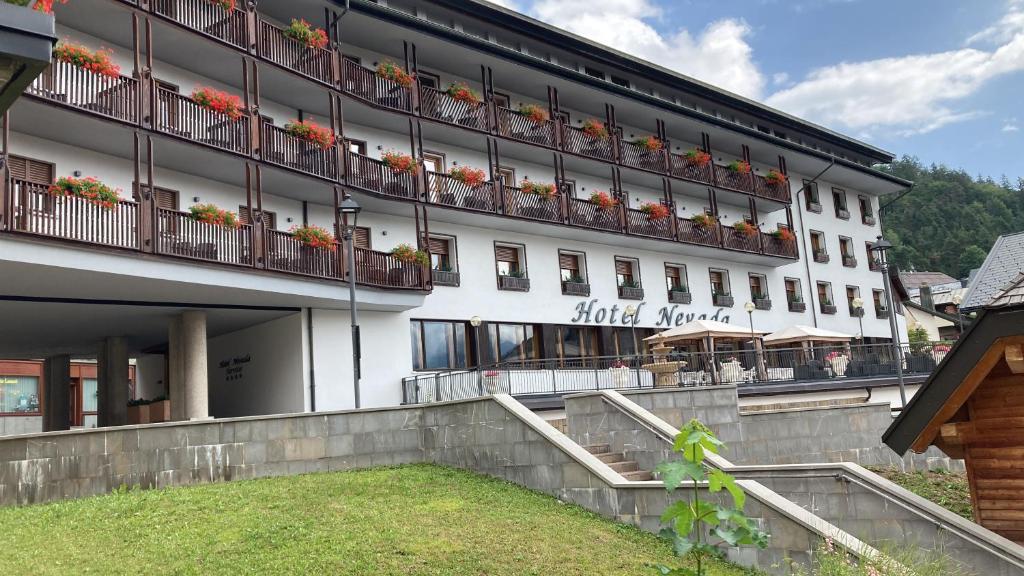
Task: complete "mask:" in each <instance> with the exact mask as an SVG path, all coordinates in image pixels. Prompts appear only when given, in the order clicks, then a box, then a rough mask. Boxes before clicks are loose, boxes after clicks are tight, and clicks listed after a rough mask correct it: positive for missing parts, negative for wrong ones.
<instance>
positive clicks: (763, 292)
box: [749, 274, 768, 300]
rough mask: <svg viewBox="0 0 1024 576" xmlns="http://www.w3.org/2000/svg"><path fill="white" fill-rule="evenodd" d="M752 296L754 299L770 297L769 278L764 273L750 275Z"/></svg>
mask: <svg viewBox="0 0 1024 576" xmlns="http://www.w3.org/2000/svg"><path fill="white" fill-rule="evenodd" d="M749 278H750V298H751V299H753V300H767V299H768V280H767V279H766V278H765V276H764V275H763V274H751V275H750V277H749Z"/></svg>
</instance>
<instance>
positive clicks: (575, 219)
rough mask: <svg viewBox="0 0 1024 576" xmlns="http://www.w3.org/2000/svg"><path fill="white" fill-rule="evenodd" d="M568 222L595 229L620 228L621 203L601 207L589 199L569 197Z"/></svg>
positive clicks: (613, 229)
mask: <svg viewBox="0 0 1024 576" xmlns="http://www.w3.org/2000/svg"><path fill="white" fill-rule="evenodd" d="M568 200H569V223H570V224H573V225H575V226H583V227H586V228H594V229H596V230H612V231H615V232H619V231H621V230H622V205H621V204H616V205H615V206H612V207H610V208H601V207H599V206H598V205H597V204H594V203H593V202H591V201H590V200H586V199H583V198H569V199H568Z"/></svg>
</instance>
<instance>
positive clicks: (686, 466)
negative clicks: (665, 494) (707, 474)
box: [654, 461, 704, 492]
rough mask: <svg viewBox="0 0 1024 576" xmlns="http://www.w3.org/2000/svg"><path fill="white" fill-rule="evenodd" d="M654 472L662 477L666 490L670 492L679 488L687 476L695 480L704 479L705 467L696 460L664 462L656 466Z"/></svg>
mask: <svg viewBox="0 0 1024 576" xmlns="http://www.w3.org/2000/svg"><path fill="white" fill-rule="evenodd" d="M654 473H655V474H657V475H658V477H659V478H661V481H662V482H663V483H664V484H665V490H668V491H669V492H672V491H673V490H675V489H676V488H678V487H679V485H680V484H682V483H683V480H686V479H687V478H689V479H691V480H693V481H695V482H700V481H702V480H704V468H703V467H702V466H701V465H700V464H697V463H695V462H686V461H681V462H680V461H676V462H662V463H661V464H658V465H657V466H656V467H655V468H654Z"/></svg>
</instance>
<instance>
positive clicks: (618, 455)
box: [594, 452, 626, 464]
mask: <svg viewBox="0 0 1024 576" xmlns="http://www.w3.org/2000/svg"><path fill="white" fill-rule="evenodd" d="M594 456H597V459H598V460H600V461H601V462H604V463H605V464H611V463H613V462H622V461H623V460H625V459H626V457H625V456H623V454H622V452H601V453H598V454H594Z"/></svg>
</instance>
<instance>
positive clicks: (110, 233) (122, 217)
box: [10, 179, 141, 250]
mask: <svg viewBox="0 0 1024 576" xmlns="http://www.w3.org/2000/svg"><path fill="white" fill-rule="evenodd" d="M10 182H11V184H12V186H11V197H10V200H11V201H12V202H13V208H14V209H13V210H12V211H11V214H12V215H13V221H12V230H13V231H16V232H22V233H26V234H32V235H38V236H48V237H50V238H61V239H64V240H73V241H75V242H85V243H88V244H96V245H100V246H111V247H115V248H130V249H135V250H137V249H139V248H140V246H141V245H140V243H139V231H138V230H139V229H138V222H139V204H138V202H134V201H131V200H121V201H119V202H118V203H117V205H115V206H114V207H113V208H104V207H101V206H98V205H96V204H93V203H92V202H89V201H87V200H84V199H82V198H77V197H74V196H54V195H52V194H50V192H49V186H41V185H39V184H32V183H28V182H23V181H21V180H14V179H12V180H11V181H10Z"/></svg>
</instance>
